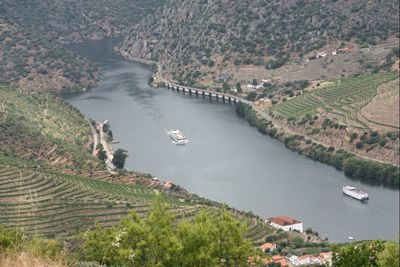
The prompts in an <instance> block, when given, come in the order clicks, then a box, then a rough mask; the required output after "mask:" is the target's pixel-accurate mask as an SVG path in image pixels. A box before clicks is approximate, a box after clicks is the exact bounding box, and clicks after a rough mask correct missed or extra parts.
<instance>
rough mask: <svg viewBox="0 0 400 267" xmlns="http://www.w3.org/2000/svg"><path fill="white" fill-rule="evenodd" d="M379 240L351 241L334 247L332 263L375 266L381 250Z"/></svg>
mask: <svg viewBox="0 0 400 267" xmlns="http://www.w3.org/2000/svg"><path fill="white" fill-rule="evenodd" d="M383 248H384V245H383V242H381V241H366V242H362V243H352V244H349V245H346V246H343V247H340V248H337V247H336V248H334V254H333V258H332V265H333V266H335V267H353V266H363V267H375V266H376V267H377V266H379V265H378V255H379V253H380V252H381V251H382V250H383Z"/></svg>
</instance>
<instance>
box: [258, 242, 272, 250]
mask: <svg viewBox="0 0 400 267" xmlns="http://www.w3.org/2000/svg"><path fill="white" fill-rule="evenodd" d="M257 248H258V249H260V250H262V251H264V252H271V251H274V250H275V249H276V244H275V243H264V244H262V245H260V246H258V247H257Z"/></svg>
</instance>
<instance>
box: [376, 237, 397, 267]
mask: <svg viewBox="0 0 400 267" xmlns="http://www.w3.org/2000/svg"><path fill="white" fill-rule="evenodd" d="M378 265H379V266H382V267H398V266H400V245H399V242H395V241H389V242H386V243H385V245H384V248H383V250H382V251H381V252H380V253H378Z"/></svg>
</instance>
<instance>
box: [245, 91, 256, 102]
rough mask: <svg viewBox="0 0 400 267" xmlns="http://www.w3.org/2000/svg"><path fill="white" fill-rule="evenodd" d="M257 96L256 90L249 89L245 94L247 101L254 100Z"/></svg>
mask: <svg viewBox="0 0 400 267" xmlns="http://www.w3.org/2000/svg"><path fill="white" fill-rule="evenodd" d="M257 96H258V95H257V93H256V92H254V91H251V92H250V93H249V94H248V95H247V97H246V99H247V100H249V101H254V100H256V99H257Z"/></svg>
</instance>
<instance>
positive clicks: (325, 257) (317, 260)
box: [288, 252, 332, 266]
mask: <svg viewBox="0 0 400 267" xmlns="http://www.w3.org/2000/svg"><path fill="white" fill-rule="evenodd" d="M288 259H289V262H290V263H291V264H292V265H294V266H303V265H307V266H308V265H321V264H324V265H327V266H331V265H332V252H321V253H320V254H319V255H317V256H314V255H303V256H295V255H293V256H290V257H289V258H288Z"/></svg>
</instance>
